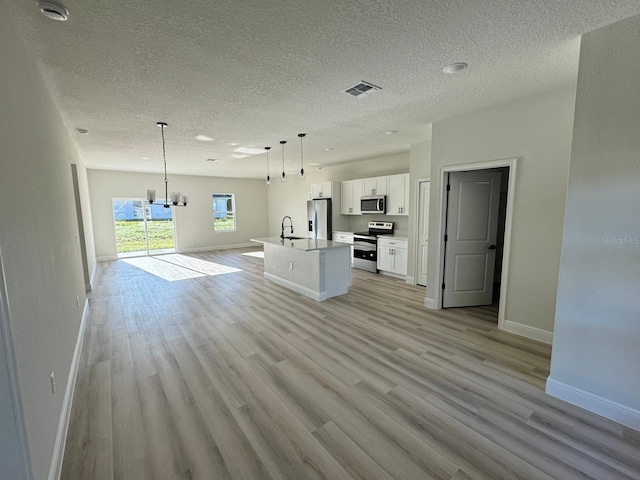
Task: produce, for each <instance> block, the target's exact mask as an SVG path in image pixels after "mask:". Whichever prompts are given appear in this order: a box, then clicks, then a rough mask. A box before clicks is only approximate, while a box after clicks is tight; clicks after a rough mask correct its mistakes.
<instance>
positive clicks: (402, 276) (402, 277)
mask: <svg viewBox="0 0 640 480" xmlns="http://www.w3.org/2000/svg"><path fill="white" fill-rule="evenodd" d="M378 273H379V274H380V275H386V276H387V277H393V278H399V279H400V280H404V281H405V282H406V280H407V277H406V275H401V274H399V273H393V272H386V271H384V270H378Z"/></svg>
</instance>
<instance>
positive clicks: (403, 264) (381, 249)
mask: <svg viewBox="0 0 640 480" xmlns="http://www.w3.org/2000/svg"><path fill="white" fill-rule="evenodd" d="M407 260H408V244H407V241H406V240H404V239H402V240H398V239H391V238H384V237H379V238H378V270H380V271H382V272H388V273H393V274H396V275H398V276H406V275H407Z"/></svg>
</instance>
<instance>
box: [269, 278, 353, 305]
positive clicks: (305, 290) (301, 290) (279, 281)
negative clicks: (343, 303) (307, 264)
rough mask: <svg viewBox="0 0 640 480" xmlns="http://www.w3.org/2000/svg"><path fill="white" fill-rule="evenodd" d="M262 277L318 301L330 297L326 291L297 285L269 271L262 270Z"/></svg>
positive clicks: (347, 291)
mask: <svg viewBox="0 0 640 480" xmlns="http://www.w3.org/2000/svg"><path fill="white" fill-rule="evenodd" d="M264 278H266V279H267V280H271V281H272V282H273V283H277V284H278V285H281V286H283V287H286V288H288V289H290V290H293V291H294V292H297V293H299V294H301V295H304V296H305V297H309V298H312V299H313V300H317V301H318V302H322V301H324V300H326V299H327V298H330V297H329V296H328V295H327V292H316V291H314V290H311V289H310V288H307V287H303V286H302V285H298V284H297V283H293V282H290V281H289V280H285V279H284V278H282V277H277V276H275V275H273V274H271V273H267V272H264ZM346 293H349V289H347V290H346V291H344V292H342V293H339V294H338V295H344V294H346ZM332 296H333V297H335V296H336V295H332Z"/></svg>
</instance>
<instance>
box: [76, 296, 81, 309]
mask: <svg viewBox="0 0 640 480" xmlns="http://www.w3.org/2000/svg"><path fill="white" fill-rule="evenodd" d="M76 306H77V307H79V306H80V297H79V296H78V295H76Z"/></svg>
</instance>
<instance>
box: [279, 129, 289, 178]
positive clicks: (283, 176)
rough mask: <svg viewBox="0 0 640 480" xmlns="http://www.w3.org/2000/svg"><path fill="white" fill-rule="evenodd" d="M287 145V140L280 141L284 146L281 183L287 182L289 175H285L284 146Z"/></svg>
mask: <svg viewBox="0 0 640 480" xmlns="http://www.w3.org/2000/svg"><path fill="white" fill-rule="evenodd" d="M285 143H287V141H286V140H280V145H282V178H281V179H280V181H281V182H282V183H284V182H286V181H287V174H286V173H284V144H285Z"/></svg>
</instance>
